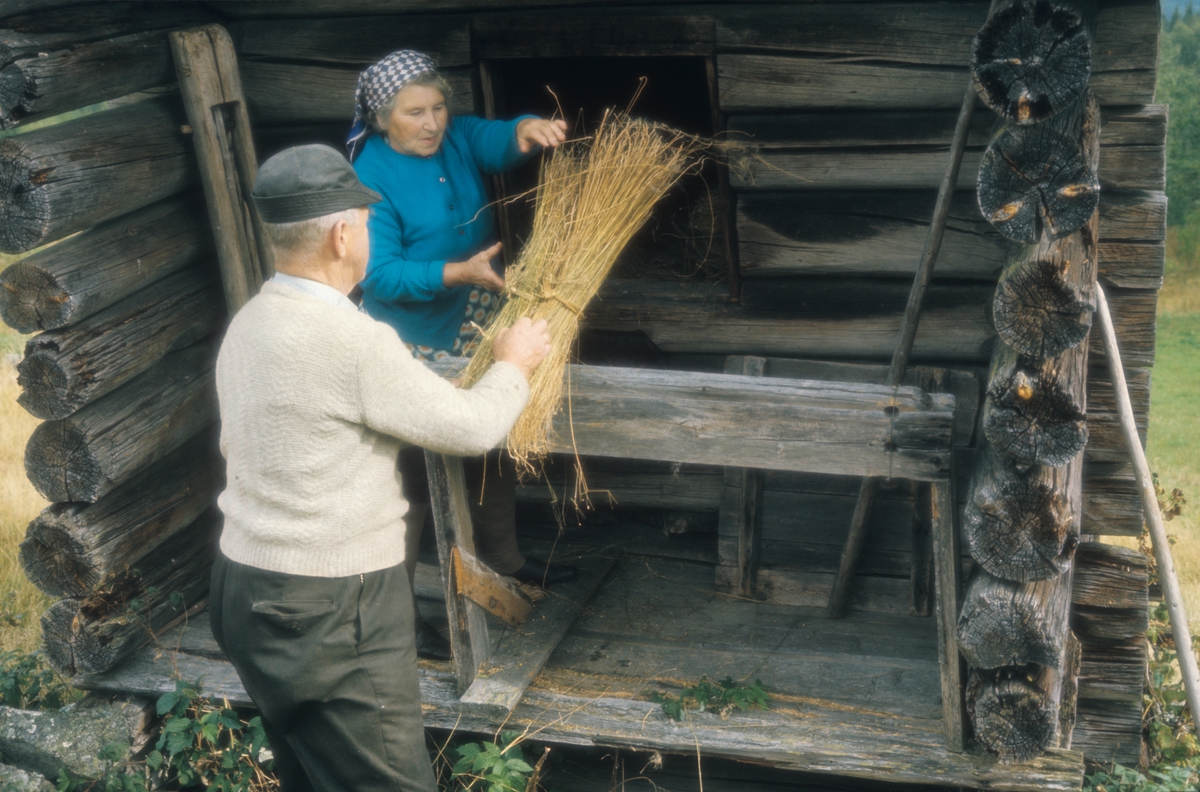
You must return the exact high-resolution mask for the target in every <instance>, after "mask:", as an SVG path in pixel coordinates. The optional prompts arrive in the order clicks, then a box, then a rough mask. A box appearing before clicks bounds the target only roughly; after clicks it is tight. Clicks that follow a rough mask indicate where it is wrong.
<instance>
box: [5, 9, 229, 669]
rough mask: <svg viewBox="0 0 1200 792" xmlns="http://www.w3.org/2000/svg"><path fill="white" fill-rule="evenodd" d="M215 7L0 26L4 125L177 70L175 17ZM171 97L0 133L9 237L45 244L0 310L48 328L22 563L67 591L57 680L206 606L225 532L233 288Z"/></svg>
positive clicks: (96, 12)
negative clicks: (221, 349) (223, 335)
mask: <svg viewBox="0 0 1200 792" xmlns="http://www.w3.org/2000/svg"><path fill="white" fill-rule="evenodd" d="M198 14H199V16H198ZM203 16H204V15H203V14H201V13H200V12H196V11H193V10H183V9H174V8H171V9H166V8H158V7H157V6H155V5H154V4H123V5H118V4H113V5H107V4H99V5H95V6H87V7H86V8H83V9H82V10H81V9H79V8H72V9H70V14H67V15H65V16H64V11H62V10H50V11H45V12H42V13H34V14H29V15H26V16H22V17H10V18H8V19H6V20H4V21H2V22H0V127H8V126H14V125H17V124H21V123H25V122H27V121H29V120H31V119H33V118H36V117H38V116H40V115H46V114H49V113H52V112H62V111H66V110H71V109H74V108H77V107H79V106H81V105H84V104H89V103H92V102H96V101H98V100H101V99H107V98H111V97H115V96H120V95H122V94H125V93H129V92H130V91H141V90H144V89H147V88H157V87H163V86H165V84H167V83H171V82H173V81H174V80H175V74H174V69H173V67H171V61H170V51H169V48H168V46H167V41H166V34H165V31H166V30H168V29H170V28H173V27H178V26H181V25H191V24H196V23H198V22H202V21H205V20H204V19H203V18H200V17H203ZM159 93H160V95H158V96H156V97H151V98H147V99H144V100H142V101H136V102H128V103H122V104H121V106H119V107H117V108H116V109H110V110H104V111H101V112H97V113H94V114H91V115H86V116H83V117H80V118H77V119H74V120H72V121H67V122H65V123H60V124H56V125H52V126H48V127H45V128H42V129H37V130H34V131H31V132H28V133H25V134H22V135H19V136H16V137H10V138H6V139H5V140H3V141H0V205H3V206H5V211H4V213H3V220H4V222H3V223H0V250H3V251H4V252H7V253H20V252H25V251H29V250H32V249H34V248H41V249H40V250H38V251H36V252H34V253H33V254H32V255H29V256H28V257H26V258H25V259H23V260H22V261H19V262H17V263H16V264H13V265H12V266H10V267H8V268H7V269H5V270H4V271H3V273H0V318H2V319H3V320H4V321H5V322H6V323H7V324H9V325H10V326H12V327H13V328H15V329H16V330H18V331H20V332H22V333H37V332H40V335H36V336H35V337H33V338H32V339H30V340H29V342H28V343H27V345H26V348H25V356H24V358H23V360H22V361H21V362H20V363H19V364H18V367H17V373H18V382H19V383H20V385H21V386H22V389H23V391H22V394H21V396H20V398H19V402H20V403H21V404H22V405H23V406H24V407H25V408H26V409H27V410H28V411H29V412H31V413H32V414H34V415H35V416H37V417H39V418H43V419H45V422H44V423H43V424H41V425H40V426H39V427H38V428H37V429H36V430H35V431H34V433H33V435H32V437H31V438H30V440H29V443H28V445H27V447H26V450H25V467H26V472H27V474H28V476H29V478H30V480H31V481H32V482H33V484H34V486H35V487H36V488H37V490H38V491H39V492H41V493H42V495H43V496H45V497H46V498H47V500H50V501H52V504H51V505H50V506H48V507H47V508H46V509H45V510H44V511H43V512H42V513H41V514H40V515H38V517H37V518H36V519H34V520H33V522H32V523H31V524H30V525H29V527H28V529H27V531H26V536H25V540H24V541H23V542H22V543H21V547H20V553H19V558H20V562H21V565H22V567H23V568H24V570H25V572H26V574H27V576H28V577H29V579H30V580H31V581H33V583H34V584H35V585H37V586H38V587H39V588H40V589H42V590H43V591H45V592H46V593H48V594H50V595H52V596H56V597H63V598H64V599H62V600H61V601H59V602H58V603H56V604H55V605H53V606H52V607H51V608H49V609H48V610H47V612H46V613H45V615H44V617H43V619H42V626H43V633H44V639H45V647H46V654H47V657H49V658H50V660H51V662H52V663H53V665H54V666H55V667H56V668H57V670H58V671H60V672H62V673H64V674H75V673H77V672H99V671H104V670H107V669H108V668H110V667H111V666H113V665H114V664H116V663H117V662H119V661H120V660H121V659H122V658H123V657H124V656H126V655H127V654H128V653H129V652H131V651H133V650H134V649H136V648H138V647H139V646H141V645H143V644H145V643H146V642H147V641H148V640H150V639H152V637H153V635H154V634H155V633H157V632H160V631H161V630H163V629H165V628H167V627H169V626H170V625H171V624H172V623H174V622H175V621H177V620H179V619H180V618H182V617H183V616H184V615H185V614H186V613H187V612H188V611H189V610H192V609H194V608H195V607H197V606H198V605H200V604H201V603H202V602H203V601H204V598H205V596H206V594H207V586H208V572H207V569H208V567H209V565H210V564H211V562H212V557H213V556H212V554H213V548H214V542H213V537H214V534H215V532H216V531H217V530H218V527H219V520H218V518H217V516H216V511H215V509H214V503H215V499H216V496H217V493H218V492H219V491H220V489H221V486H222V483H223V482H222V475H223V474H222V467H221V465H220V464H219V456H218V455H217V453H216V442H215V439H216V438H215V432H214V431H213V428H214V425H215V420H216V395H215V388H214V381H213V372H212V369H213V361H214V344H213V338H214V335H215V333H216V332H217V331H218V330H219V328H220V327H221V326H222V324H223V322H224V318H225V308H224V300H223V297H222V290H221V285H220V282H219V279H218V275H217V267H216V265H215V263H214V262H213V260H212V247H213V245H212V236H211V232H210V231H209V228H208V224H207V223H206V222H205V216H204V207H203V204H202V202H201V200H200V197H199V195H198V194H197V193H198V191H197V190H195V188H194V185H195V183H196V181H197V169H196V159H195V154H194V153H193V151H192V143H191V141H190V139H189V137H188V132H189V130H188V128H187V127H186V123H187V122H186V115H185V113H184V111H183V107H182V105H181V103H180V100H179V98H178V96H177V95H172V94H169V93H162V92H161V91H160V92H159ZM72 235H73V236H72ZM67 237H69V238H67ZM59 240H61V241H59ZM50 243H56V244H52V245H51V244H50ZM47 245H49V246H47Z"/></svg>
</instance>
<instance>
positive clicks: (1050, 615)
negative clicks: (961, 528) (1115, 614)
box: [957, 571, 1070, 669]
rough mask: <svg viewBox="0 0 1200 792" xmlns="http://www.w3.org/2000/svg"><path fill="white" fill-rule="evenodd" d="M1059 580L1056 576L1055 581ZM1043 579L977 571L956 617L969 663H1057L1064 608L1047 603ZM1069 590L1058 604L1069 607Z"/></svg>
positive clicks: (990, 665)
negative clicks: (1029, 580)
mask: <svg viewBox="0 0 1200 792" xmlns="http://www.w3.org/2000/svg"><path fill="white" fill-rule="evenodd" d="M1055 582H1057V581H1055ZM1047 591H1048V586H1047V584H1045V583H1014V582H1012V581H1008V580H1003V579H1001V578H997V577H994V576H992V575H989V574H986V573H984V572H980V571H976V573H975V575H974V577H973V578H972V579H971V583H970V584H969V585H968V587H967V593H966V596H965V597H964V599H963V606H962V612H961V613H960V614H959V618H958V627H957V635H958V646H959V649H960V650H961V651H962V654H963V657H964V658H966V660H967V662H968V663H970V665H971V667H972V668H981V669H997V668H1005V667H1007V666H1016V665H1031V664H1032V665H1039V666H1045V667H1048V668H1057V667H1058V665H1059V663H1060V662H1061V660H1062V657H1061V655H1062V647H1061V645H1060V640H1061V639H1060V637H1059V636H1058V635H1057V634H1056V633H1057V632H1058V631H1059V628H1062V630H1063V631H1064V632H1065V629H1066V617H1067V613H1066V609H1065V607H1064V608H1062V612H1061V613H1060V612H1058V611H1057V609H1056V608H1055V605H1057V604H1058V603H1052V604H1048V603H1046V602H1045V601H1044V600H1045V597H1046V595H1047ZM1069 597H1070V594H1069V592H1068V593H1067V594H1066V595H1065V596H1064V597H1063V602H1062V603H1061V605H1063V606H1068V605H1069V602H1067V600H1068V599H1069Z"/></svg>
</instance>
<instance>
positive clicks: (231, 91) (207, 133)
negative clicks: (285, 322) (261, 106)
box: [169, 25, 274, 316]
mask: <svg viewBox="0 0 1200 792" xmlns="http://www.w3.org/2000/svg"><path fill="white" fill-rule="evenodd" d="M169 38H170V41H171V52H172V53H173V54H174V56H175V67H176V70H177V71H178V73H179V90H180V92H181V93H182V94H183V103H184V106H185V107H186V108H187V114H188V121H189V123H190V124H191V127H192V132H193V134H192V140H193V142H194V143H195V150H196V160H197V161H198V162H199V164H200V182H201V184H202V185H203V186H204V197H205V203H206V205H207V207H208V218H209V222H210V223H211V225H212V229H213V239H214V241H215V242H216V248H217V262H218V263H219V264H220V266H221V283H222V285H223V286H224V287H225V305H226V307H227V309H228V311H229V315H230V316H233V314H234V313H236V312H237V310H238V309H239V308H241V307H242V306H243V305H245V304H246V301H247V300H249V299H250V298H251V297H253V296H254V295H255V294H256V293H258V289H259V287H260V286H262V282H263V281H264V280H266V279H268V278H270V277H271V275H272V273H273V272H274V267H273V266H272V265H271V253H270V251H269V250H268V249H267V246H266V244H265V242H264V241H263V240H262V229H261V226H260V225H259V223H260V221H259V218H258V210H257V209H256V208H255V206H254V202H253V201H252V200H251V198H250V191H251V190H252V189H254V180H255V178H256V177H257V174H258V158H257V156H256V155H255V153H254V138H253V136H252V134H251V130H250V117H249V116H248V115H247V113H246V102H245V99H244V98H243V95H242V83H241V77H240V76H239V71H238V60H237V54H236V53H235V52H234V50H233V41H232V40H231V39H230V38H229V33H228V32H227V31H226V30H225V28H223V27H221V26H220V25H206V26H204V27H199V28H193V29H191V30H181V31H177V32H175V33H171V34H170V37H169Z"/></svg>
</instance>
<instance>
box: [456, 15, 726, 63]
mask: <svg viewBox="0 0 1200 792" xmlns="http://www.w3.org/2000/svg"><path fill="white" fill-rule="evenodd" d="M471 37H472V43H473V44H474V47H475V56H476V58H479V59H495V58H571V57H613V56H622V57H625V56H635V57H637V56H640V57H687V56H709V55H713V54H715V53H716V29H715V26H714V23H713V19H712V17H701V16H659V15H654V16H648V15H645V14H636V15H632V14H620V15H609V16H587V17H565V16H557V15H555V16H530V15H529V14H519V15H518V14H512V15H508V14H506V15H498V16H477V17H475V19H474V20H473V21H472V23H471Z"/></svg>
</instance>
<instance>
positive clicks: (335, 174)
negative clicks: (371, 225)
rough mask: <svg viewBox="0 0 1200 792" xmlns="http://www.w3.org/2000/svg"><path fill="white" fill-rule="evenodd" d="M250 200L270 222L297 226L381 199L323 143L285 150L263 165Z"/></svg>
mask: <svg viewBox="0 0 1200 792" xmlns="http://www.w3.org/2000/svg"><path fill="white" fill-rule="evenodd" d="M250 196H251V197H252V198H253V199H254V205H255V206H256V207H258V213H259V215H260V216H261V217H262V219H263V220H264V221H265V222H267V223H298V222H300V221H301V220H310V219H312V218H314V217H321V216H322V215H327V214H333V213H334V212H341V211H344V210H346V209H354V208H356V207H360V206H367V205H369V204H373V203H378V202H380V201H382V200H383V196H381V195H380V194H379V193H377V192H375V191H374V190H372V189H370V188H368V187H367V186H365V185H364V184H363V183H362V182H360V181H359V180H358V174H356V173H355V172H354V167H353V166H352V165H351V164H350V163H349V162H347V161H346V158H345V157H343V156H342V155H341V154H339V153H338V152H337V151H336V150H335V149H332V148H330V147H329V146H322V145H319V144H314V145H309V146H295V147H293V148H290V149H285V150H283V151H281V152H279V153H278V154H276V155H275V156H273V157H271V158H270V159H268V160H267V161H266V162H264V163H263V164H262V167H260V168H259V169H258V178H257V179H256V180H255V182H254V192H252V193H250Z"/></svg>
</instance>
